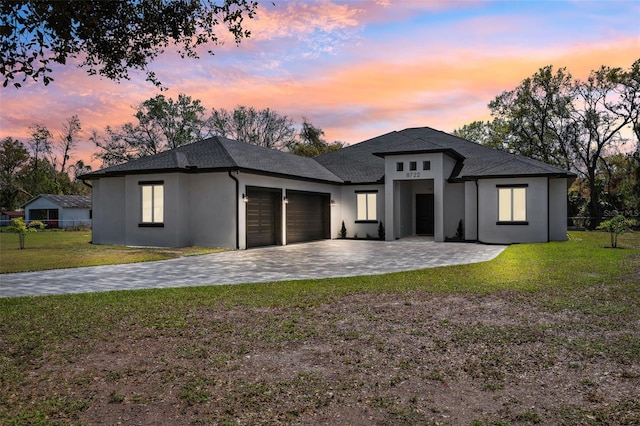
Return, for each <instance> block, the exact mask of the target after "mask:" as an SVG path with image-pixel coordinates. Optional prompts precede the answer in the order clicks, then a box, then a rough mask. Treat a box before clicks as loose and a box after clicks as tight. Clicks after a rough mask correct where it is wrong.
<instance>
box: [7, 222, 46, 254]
mask: <svg viewBox="0 0 640 426" xmlns="http://www.w3.org/2000/svg"><path fill="white" fill-rule="evenodd" d="M44 227H45V224H44V223H42V222H41V221H39V220H32V221H30V222H29V224H28V225H27V224H26V223H25V221H24V219H23V218H21V217H17V218H14V219H11V225H9V226H7V231H9V232H13V233H15V234H18V241H19V243H20V250H23V249H24V241H25V239H26V237H27V234H28V233H30V232H36V231H37V230H38V229H44Z"/></svg>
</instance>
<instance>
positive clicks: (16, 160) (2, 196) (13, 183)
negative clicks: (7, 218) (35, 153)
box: [0, 137, 29, 209]
mask: <svg viewBox="0 0 640 426" xmlns="http://www.w3.org/2000/svg"><path fill="white" fill-rule="evenodd" d="M28 161H29V151H27V148H26V147H25V146H24V144H23V143H22V142H20V141H19V140H17V139H13V138H10V137H8V138H5V139H3V140H2V142H0V207H4V208H8V209H13V208H15V207H16V206H17V205H18V199H19V194H20V192H21V191H22V186H21V185H20V182H19V173H20V172H21V171H22V169H23V168H25V167H26V165H27V163H28Z"/></svg>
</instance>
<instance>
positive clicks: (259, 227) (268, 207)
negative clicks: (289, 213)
mask: <svg viewBox="0 0 640 426" xmlns="http://www.w3.org/2000/svg"><path fill="white" fill-rule="evenodd" d="M281 194H282V192H281V191H280V190H279V189H277V190H276V189H269V188H258V187H247V198H249V201H248V202H247V247H260V246H271V245H275V244H280V243H281V241H280V240H281V238H279V236H280V235H281V229H282V227H281V226H280V223H281V222H282V220H281V219H280V218H281V217H282V210H281V207H280V206H281V199H282V198H281Z"/></svg>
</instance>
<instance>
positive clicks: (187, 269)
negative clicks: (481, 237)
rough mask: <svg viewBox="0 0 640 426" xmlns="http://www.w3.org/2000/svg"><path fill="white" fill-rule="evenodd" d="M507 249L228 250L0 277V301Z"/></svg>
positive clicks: (297, 275)
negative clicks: (163, 259)
mask: <svg viewBox="0 0 640 426" xmlns="http://www.w3.org/2000/svg"><path fill="white" fill-rule="evenodd" d="M505 248H506V246H497V245H482V244H472V243H434V242H433V241H430V240H428V239H425V238H417V237H416V238H407V239H402V240H397V241H363V240H323V241H316V242H311V243H303V244H292V245H288V246H275V247H264V248H257V249H251V250H239V251H228V252H222V253H213V254H207V255H202V256H191V257H183V258H179V259H171V260H165V261H159V262H147V263H131V264H126V265H105V266H93V267H85V268H73V269H56V270H51V271H42V272H24V273H17V274H3V275H0V297H17V296H42V295H52V294H70V293H91V292H100V291H112V290H134V289H148V288H170V287H189V286H205V285H220V284H240V283H254V282H270V281H284V280H298V279H312V278H331V277H349V276H357V275H375V274H384V273H388V272H399V271H410V270H416V269H424V268H431V267H436V266H447V265H458V264H465V263H475V262H484V261H487V260H491V259H493V258H495V257H496V256H498V255H499V254H500V253H501V252H502V251H503V250H504V249H505Z"/></svg>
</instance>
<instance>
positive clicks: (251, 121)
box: [209, 106, 296, 150]
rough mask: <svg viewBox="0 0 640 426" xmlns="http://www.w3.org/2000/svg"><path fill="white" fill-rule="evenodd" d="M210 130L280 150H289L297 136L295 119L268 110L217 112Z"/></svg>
mask: <svg viewBox="0 0 640 426" xmlns="http://www.w3.org/2000/svg"><path fill="white" fill-rule="evenodd" d="M209 127H210V129H211V133H212V134H214V135H217V136H222V137H225V138H229V139H235V140H238V141H242V142H246V143H250V144H252V145H257V146H263V147H266V148H270V149H278V150H284V149H286V147H287V146H289V145H290V144H292V143H293V141H294V140H295V136H296V130H295V127H294V123H293V120H291V119H290V118H289V117H287V116H286V115H280V114H279V113H277V112H276V111H273V110H271V109H269V108H266V109H263V110H256V109H255V108H253V107H245V106H237V107H236V108H235V109H234V110H233V111H228V110H226V109H223V108H222V109H218V110H216V109H214V110H213V111H212V114H211V118H210V119H209Z"/></svg>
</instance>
